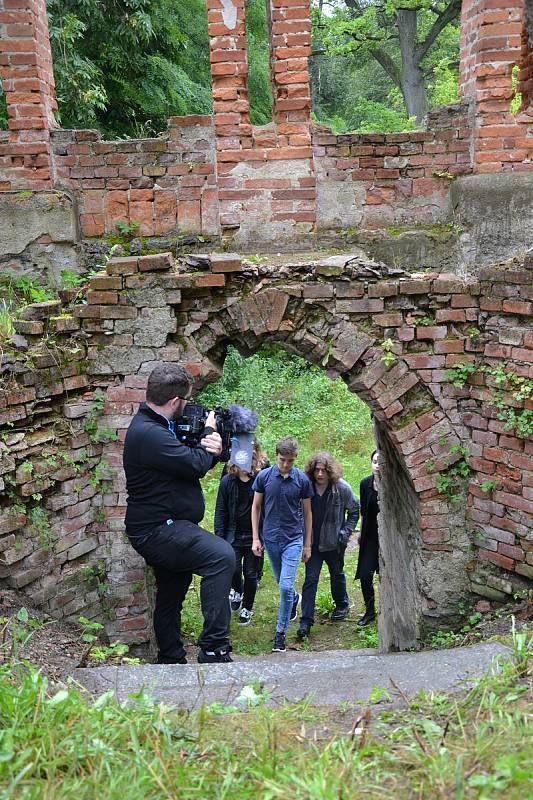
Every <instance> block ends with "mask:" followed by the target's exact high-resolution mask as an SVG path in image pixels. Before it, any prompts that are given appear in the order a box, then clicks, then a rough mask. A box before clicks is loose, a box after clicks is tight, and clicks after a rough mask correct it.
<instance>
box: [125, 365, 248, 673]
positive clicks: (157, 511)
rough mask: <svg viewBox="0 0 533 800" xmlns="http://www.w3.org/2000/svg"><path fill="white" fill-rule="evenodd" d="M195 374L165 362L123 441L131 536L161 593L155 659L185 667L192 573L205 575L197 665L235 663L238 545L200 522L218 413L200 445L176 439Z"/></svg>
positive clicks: (216, 450)
mask: <svg viewBox="0 0 533 800" xmlns="http://www.w3.org/2000/svg"><path fill="white" fill-rule="evenodd" d="M192 384H193V379H192V376H191V375H190V374H189V373H188V372H187V370H185V369H183V367H179V366H177V365H176V364H161V365H160V366H158V367H156V368H155V369H154V370H153V371H152V373H151V374H150V377H149V378H148V386H147V389H146V402H145V403H141V405H140V407H139V410H138V412H137V414H136V415H135V416H134V418H133V420H132V421H131V424H130V426H129V428H128V432H127V434H126V440H125V442H124V456H123V460H124V471H125V473H126V486H127V491H128V501H127V503H128V506H127V511H126V533H127V535H128V538H129V540H130V542H131V544H132V545H133V547H134V548H135V550H137V552H138V553H140V555H141V556H142V557H143V558H144V559H145V560H146V562H147V563H148V564H150V565H151V566H152V567H153V569H154V574H155V579H156V585H157V596H156V605H155V610H154V631H155V635H156V639H157V644H158V649H159V652H158V663H160V664H186V663H187V662H186V659H185V650H184V648H183V644H182V641H181V609H182V606H183V601H184V599H185V595H186V594H187V589H188V588H189V586H190V584H191V581H192V576H193V574H195V575H200V576H201V578H202V581H201V584H200V600H201V605H202V614H203V616H204V627H203V630H202V633H201V634H200V637H199V639H198V643H199V645H200V648H201V649H200V651H199V653H198V661H199V662H200V663H216V662H227V661H231V660H232V659H231V656H230V655H229V651H230V650H231V647H230V643H229V621H230V609H229V604H228V593H229V590H230V587H231V578H232V575H233V571H234V569H235V555H234V552H233V548H232V547H231V545H229V544H228V543H227V542H225V541H224V540H223V539H219V538H218V537H216V536H212V535H211V534H209V533H208V532H207V531H205V530H203V529H202V528H200V527H199V526H198V523H199V522H200V521H201V520H202V518H203V516H204V511H205V502H204V496H203V493H202V487H201V485H200V478H203V476H204V475H205V474H206V473H207V472H208V470H209V469H211V467H213V466H214V465H215V464H216V462H217V457H218V456H219V455H220V453H221V450H222V440H221V438H220V435H219V434H218V433H217V430H216V420H215V415H214V413H213V412H211V413H210V414H209V416H208V417H207V420H206V427H205V430H204V432H203V438H202V439H201V441H200V444H199V445H198V446H197V447H189V446H187V445H185V444H182V443H181V442H179V441H178V440H177V438H176V434H175V431H174V426H175V421H176V420H177V419H179V417H180V416H181V415H182V413H183V409H184V408H185V405H186V404H187V401H188V400H189V399H190V397H191V394H192Z"/></svg>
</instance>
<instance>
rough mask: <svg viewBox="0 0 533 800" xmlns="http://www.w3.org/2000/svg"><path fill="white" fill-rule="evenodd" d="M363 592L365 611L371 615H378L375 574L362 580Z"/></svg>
mask: <svg viewBox="0 0 533 800" xmlns="http://www.w3.org/2000/svg"><path fill="white" fill-rule="evenodd" d="M361 591H362V592H363V600H364V601H365V609H366V610H367V611H369V612H370V613H371V614H375V613H376V607H375V595H374V573H373V572H371V573H370V575H367V576H366V577H365V578H361Z"/></svg>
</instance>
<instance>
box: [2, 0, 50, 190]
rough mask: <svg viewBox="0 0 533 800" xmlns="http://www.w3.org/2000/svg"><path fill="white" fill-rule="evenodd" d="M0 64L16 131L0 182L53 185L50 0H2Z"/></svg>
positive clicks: (8, 146) (18, 186) (5, 149)
mask: <svg viewBox="0 0 533 800" xmlns="http://www.w3.org/2000/svg"><path fill="white" fill-rule="evenodd" d="M0 66H1V69H2V82H3V88H4V91H5V93H6V101H7V110H8V115H9V130H10V132H11V136H10V140H9V142H8V143H7V144H4V145H3V146H2V154H3V155H4V159H3V162H4V163H3V165H4V169H3V172H4V174H5V176H6V177H7V181H4V182H2V184H0V185H1V186H2V187H3V188H13V189H21V188H31V189H39V188H49V187H50V186H51V185H52V163H51V153H50V128H52V127H55V120H54V111H55V110H56V109H57V103H56V99H55V84H54V75H53V69H52V53H51V49H50V39H49V35H48V20H47V16H46V2H45V0H0ZM6 159H7V160H6ZM7 183H9V186H7V185H6V184H7Z"/></svg>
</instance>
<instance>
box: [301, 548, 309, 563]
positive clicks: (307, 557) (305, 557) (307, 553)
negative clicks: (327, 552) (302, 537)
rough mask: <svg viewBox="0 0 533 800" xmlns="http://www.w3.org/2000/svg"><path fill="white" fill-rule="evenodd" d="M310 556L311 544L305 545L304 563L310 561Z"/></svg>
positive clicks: (303, 552)
mask: <svg viewBox="0 0 533 800" xmlns="http://www.w3.org/2000/svg"><path fill="white" fill-rule="evenodd" d="M310 558H311V546H310V545H304V548H303V550H302V561H303V563H304V564H307V562H308V561H309V559H310Z"/></svg>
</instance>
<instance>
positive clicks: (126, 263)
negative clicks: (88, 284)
mask: <svg viewBox="0 0 533 800" xmlns="http://www.w3.org/2000/svg"><path fill="white" fill-rule="evenodd" d="M105 269H106V272H107V274H108V275H134V274H135V273H136V272H138V271H139V259H138V258H137V257H136V256H124V257H120V258H110V259H109V261H108V262H107V264H106V267H105Z"/></svg>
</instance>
